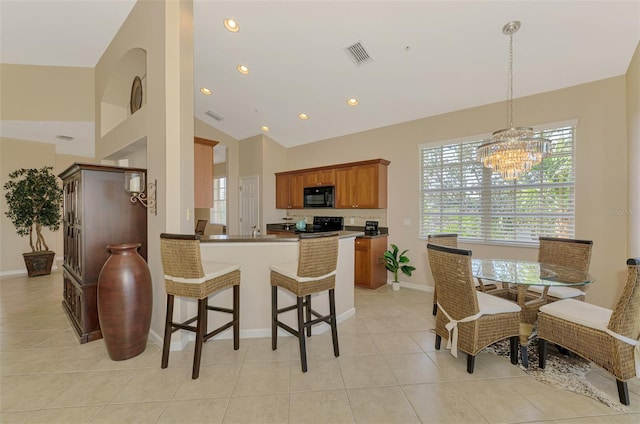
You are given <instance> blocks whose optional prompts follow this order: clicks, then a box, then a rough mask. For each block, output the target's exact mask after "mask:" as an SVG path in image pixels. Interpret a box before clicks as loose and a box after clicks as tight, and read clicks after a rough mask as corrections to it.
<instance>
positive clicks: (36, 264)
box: [22, 250, 56, 277]
mask: <svg viewBox="0 0 640 424" xmlns="http://www.w3.org/2000/svg"><path fill="white" fill-rule="evenodd" d="M22 257H23V258H24V264H25V265H26V267H27V275H28V276H29V277H35V276H37V275H48V274H51V267H52V266H53V260H54V258H55V257H56V254H55V252H52V251H50V250H43V251H42V252H29V253H23V254H22Z"/></svg>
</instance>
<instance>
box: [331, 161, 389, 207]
mask: <svg viewBox="0 0 640 424" xmlns="http://www.w3.org/2000/svg"><path fill="white" fill-rule="evenodd" d="M389 163H390V162H389V161H388V160H384V159H376V160H372V161H365V162H358V163H355V164H351V166H344V167H339V168H337V169H336V208H338V209H353V208H360V209H382V208H386V207H387V166H388V165H389ZM345 165H348V164H345Z"/></svg>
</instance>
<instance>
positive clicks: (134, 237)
mask: <svg viewBox="0 0 640 424" xmlns="http://www.w3.org/2000/svg"><path fill="white" fill-rule="evenodd" d="M125 171H140V172H146V170H145V169H140V168H122V167H115V166H104V165H96V164H83V163H74V164H73V165H71V166H70V167H69V168H67V169H66V170H65V171H64V172H62V173H61V174H60V175H59V177H60V178H61V179H62V182H63V188H64V220H63V223H64V225H63V229H64V264H63V299H62V307H63V309H64V311H65V312H66V313H67V315H68V317H69V320H70V322H71V324H72V326H73V329H74V330H75V331H76V333H77V335H78V337H79V339H80V343H86V342H90V341H93V340H97V339H100V338H102V333H101V332H100V322H99V320H98V307H97V292H98V276H99V275H100V270H101V269H102V266H103V265H104V263H105V261H106V260H107V258H108V257H109V254H110V253H109V251H108V250H107V246H108V245H111V244H122V243H141V246H140V249H139V250H138V252H139V253H140V255H141V256H142V257H143V258H144V259H145V260H146V259H147V209H146V208H145V207H144V206H143V205H141V204H140V203H138V202H136V203H132V202H131V200H130V195H129V193H128V192H127V191H126V190H125V188H124V187H125V182H124V172H125Z"/></svg>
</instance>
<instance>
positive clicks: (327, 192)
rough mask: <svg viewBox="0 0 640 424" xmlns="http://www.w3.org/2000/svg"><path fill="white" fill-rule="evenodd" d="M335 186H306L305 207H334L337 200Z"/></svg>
mask: <svg viewBox="0 0 640 424" xmlns="http://www.w3.org/2000/svg"><path fill="white" fill-rule="evenodd" d="M335 190H336V188H335V187H334V186H324V187H305V188H304V207H305V208H333V207H334V201H335Z"/></svg>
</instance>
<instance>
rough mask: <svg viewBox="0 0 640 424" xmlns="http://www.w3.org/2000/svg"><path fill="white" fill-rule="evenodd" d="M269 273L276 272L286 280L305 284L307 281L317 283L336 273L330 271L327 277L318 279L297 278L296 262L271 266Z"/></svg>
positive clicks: (322, 276)
mask: <svg viewBox="0 0 640 424" xmlns="http://www.w3.org/2000/svg"><path fill="white" fill-rule="evenodd" d="M271 271H274V272H277V273H278V274H282V275H284V276H285V277H287V278H291V279H292V280H296V281H297V282H299V283H305V282H309V281H317V280H322V279H325V278H327V277H331V276H332V275H335V273H336V271H335V270H334V271H332V272H330V273H328V274H327V275H321V276H320V277H298V262H290V263H288V264H279V265H271Z"/></svg>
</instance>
